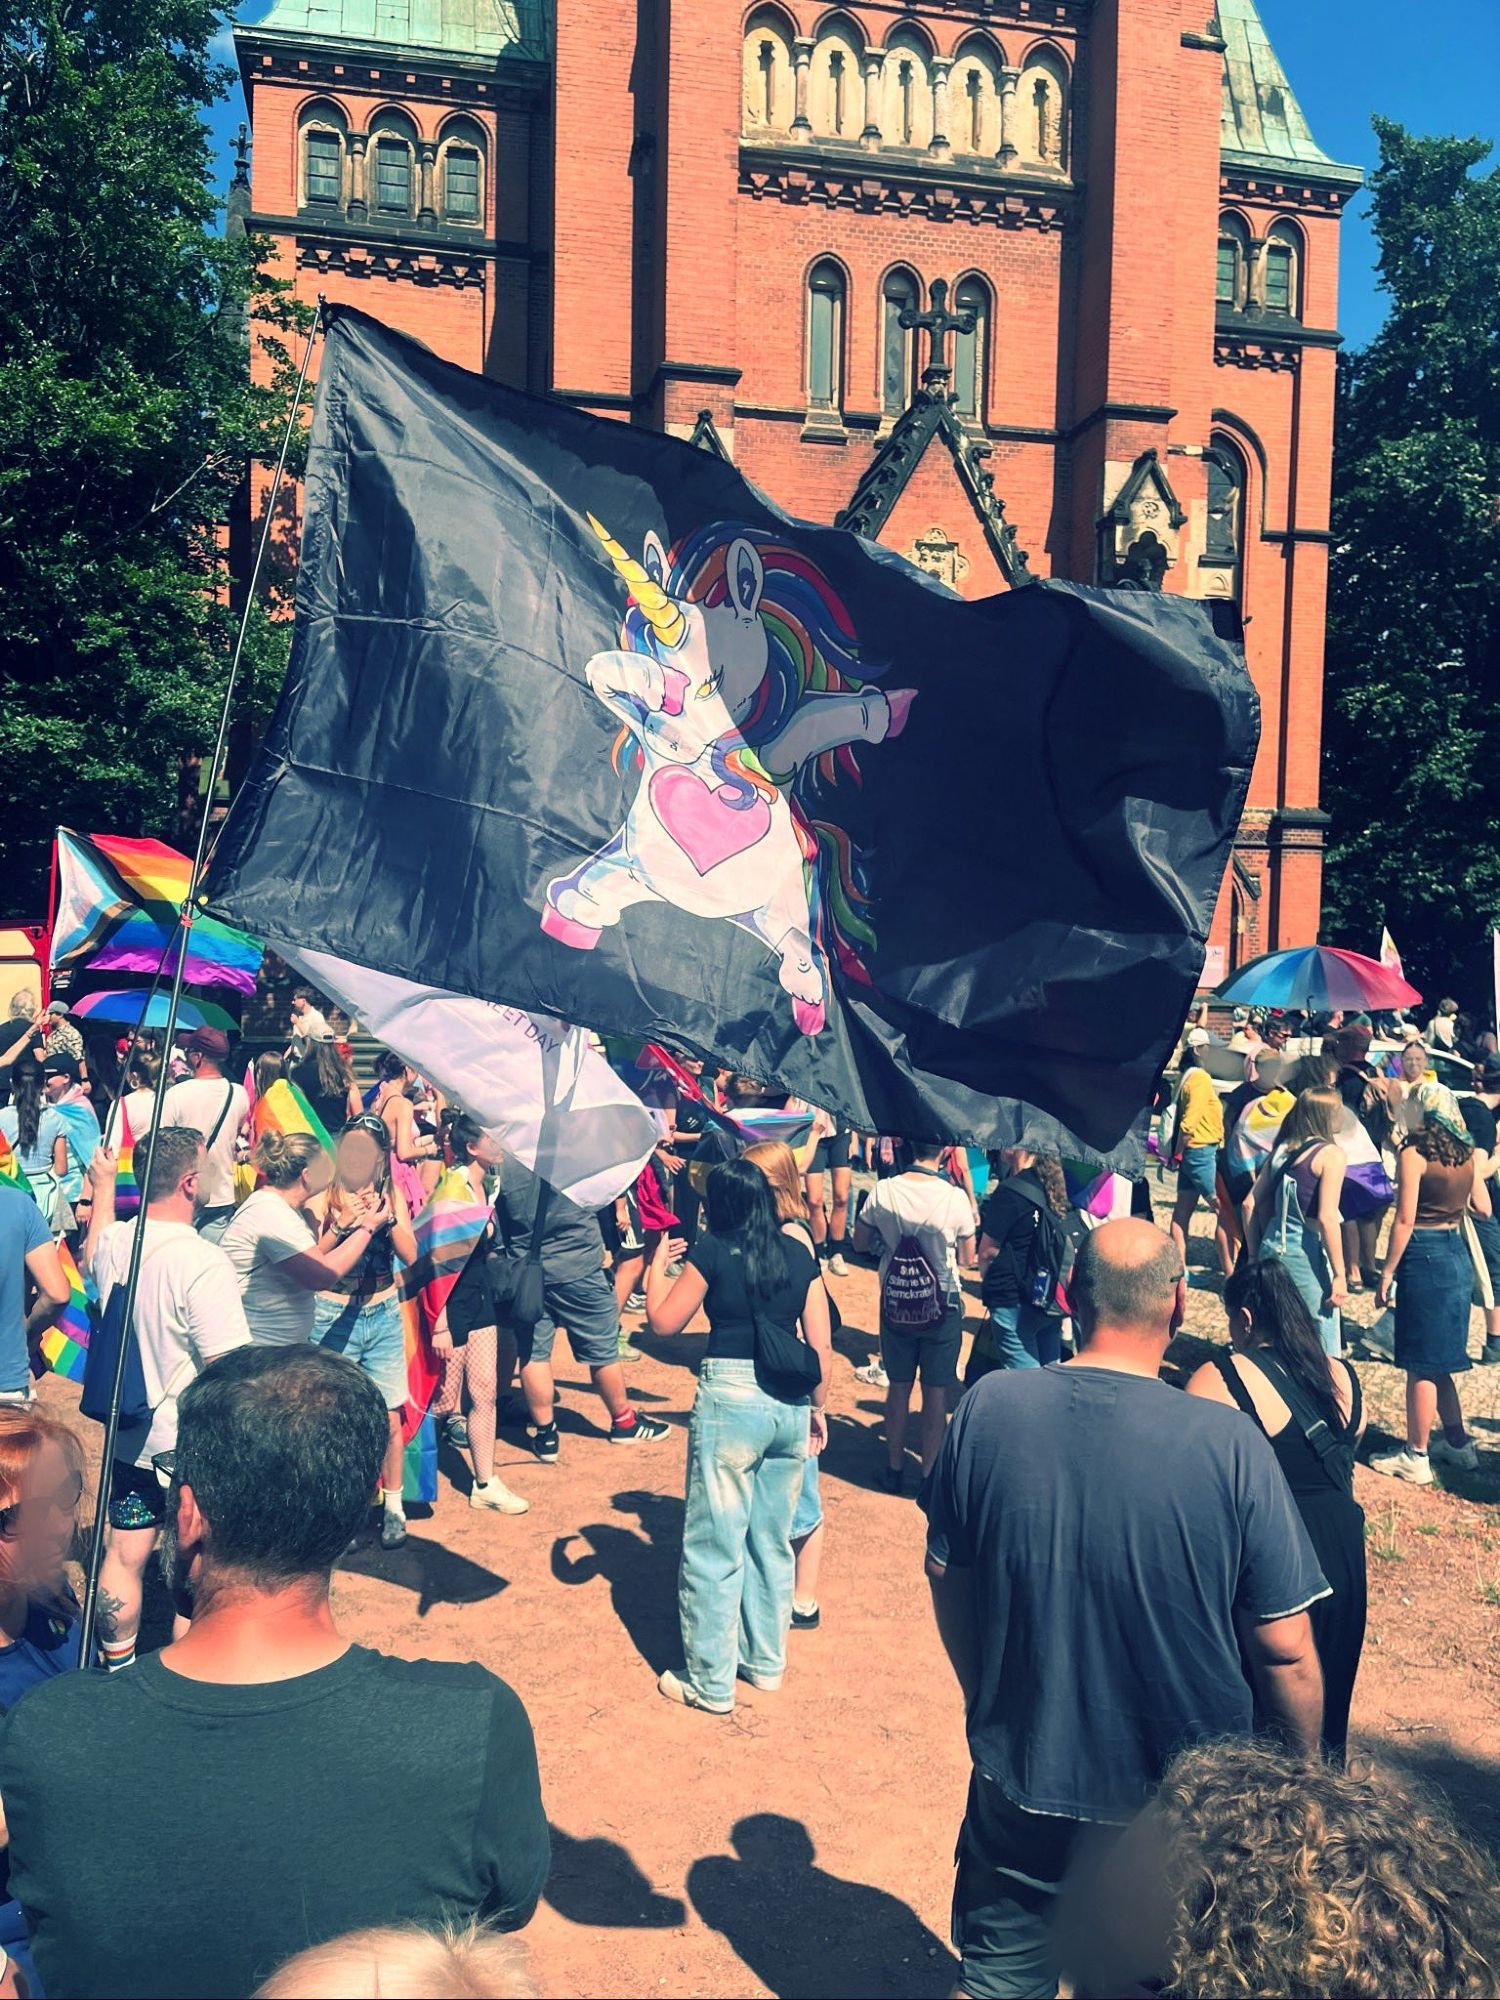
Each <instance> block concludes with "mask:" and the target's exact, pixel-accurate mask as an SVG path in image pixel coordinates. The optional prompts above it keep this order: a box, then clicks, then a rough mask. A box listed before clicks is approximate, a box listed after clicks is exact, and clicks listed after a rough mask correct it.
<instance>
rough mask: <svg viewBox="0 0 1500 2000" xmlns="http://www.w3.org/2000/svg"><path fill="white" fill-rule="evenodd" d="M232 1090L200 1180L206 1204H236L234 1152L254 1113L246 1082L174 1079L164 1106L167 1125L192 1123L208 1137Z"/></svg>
mask: <svg viewBox="0 0 1500 2000" xmlns="http://www.w3.org/2000/svg"><path fill="white" fill-rule="evenodd" d="M226 1092H227V1093H228V1097H229V1109H228V1111H227V1112H225V1115H224V1122H223V1124H222V1125H220V1126H219V1130H218V1133H217V1135H216V1136H215V1138H214V1142H213V1145H212V1146H211V1147H210V1148H209V1152H208V1158H207V1160H206V1161H205V1163H204V1167H203V1177H202V1179H201V1180H200V1181H199V1183H198V1199H199V1200H200V1201H201V1202H202V1204H203V1206H204V1207H205V1208H233V1207H234V1152H235V1144H236V1142H237V1141H238V1139H239V1136H240V1128H241V1126H242V1125H243V1124H244V1122H245V1120H246V1119H247V1118H248V1117H249V1116H250V1100H249V1098H248V1097H247V1096H246V1095H245V1086H244V1085H243V1084H242V1083H230V1082H229V1080H228V1079H227V1078H226V1077H222V1076H204V1077H194V1078H193V1079H192V1081H191V1082H189V1083H174V1084H173V1085H172V1088H171V1089H170V1090H169V1091H168V1092H167V1101H166V1103H165V1104H164V1105H163V1106H162V1111H161V1122H162V1124H163V1125H191V1126H192V1127H193V1128H194V1130H195V1131H199V1132H201V1133H202V1134H203V1136H204V1138H205V1139H206V1138H207V1137H208V1135H209V1133H210V1132H212V1131H213V1129H214V1126H215V1124H217V1123H218V1117H219V1113H220V1112H221V1111H223V1110H224V1101H225V1094H226Z"/></svg>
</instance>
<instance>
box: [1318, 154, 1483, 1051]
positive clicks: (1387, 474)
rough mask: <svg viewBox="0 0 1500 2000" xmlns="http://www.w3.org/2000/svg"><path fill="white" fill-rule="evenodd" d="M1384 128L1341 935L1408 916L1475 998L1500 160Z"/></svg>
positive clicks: (1342, 471) (1345, 558)
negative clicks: (1381, 304) (1382, 311)
mask: <svg viewBox="0 0 1500 2000" xmlns="http://www.w3.org/2000/svg"><path fill="white" fill-rule="evenodd" d="M1375 129H1376V133H1377V136H1378V138H1379V141H1380V164H1379V167H1378V168H1377V169H1376V171H1375V173H1374V175H1373V176H1372V179H1371V193H1372V196H1373V204H1374V207H1373V221H1374V227H1375V232H1376V237H1377V240H1378V242H1379V246H1380V265H1379V269H1380V277H1381V282H1382V285H1383V287H1384V289H1385V290H1386V291H1387V292H1388V293H1389V295H1390V310H1389V316H1388V318H1387V319H1386V322H1385V324H1384V326H1383V327H1382V328H1381V330H1380V332H1379V333H1378V334H1377V335H1376V336H1375V338H1374V339H1373V340H1372V341H1371V342H1370V344H1369V346H1368V347H1366V348H1364V349H1363V350H1362V351H1361V352H1360V353H1358V354H1356V355H1355V356H1353V357H1352V358H1351V359H1350V360H1349V361H1347V362H1346V363H1345V365H1344V368H1343V370H1342V374H1341V383H1340V401H1339V415H1338V430H1337V445H1336V459H1335V475H1334V478H1335V490H1334V517H1333V518H1334V557H1333V570H1332V596H1331V604H1330V615H1329V629H1328V706H1327V724H1326V765H1325V797H1326V800H1327V803H1328V806H1329V809H1330V811H1331V814H1332V820H1333V824H1332V829H1331V846H1330V852H1329V866H1328V883H1327V892H1328V893H1327V904H1328V924H1329V930H1330V934H1331V935H1333V936H1334V937H1335V938H1336V940H1337V941H1338V942H1340V943H1345V944H1348V945H1350V946H1352V947H1354V948H1355V949H1358V950H1363V951H1373V950H1374V948H1375V946H1376V944H1377V943H1378V940H1379V937H1380V929H1381V925H1382V923H1389V925H1390V928H1391V931H1392V934H1393V935H1394V937H1395V938H1396V941H1397V943H1398V944H1399V945H1400V947H1401V950H1402V953H1403V956H1404V958H1405V961H1406V965H1407V970H1408V973H1409V974H1410V975H1411V976H1412V977H1413V978H1414V979H1415V982H1416V984H1417V985H1418V986H1420V987H1421V988H1422V990H1423V991H1424V993H1425V994H1427V995H1428V997H1430V998H1436V997H1438V995H1439V994H1440V993H1442V992H1446V991H1448V990H1449V989H1450V987H1451V988H1453V989H1454V990H1456V991H1459V992H1461V993H1462V994H1464V995H1466V996H1467V997H1468V998H1469V999H1470V1000H1471V1001H1472V1002H1475V1003H1477V1002H1478V1001H1479V999H1480V996H1481V995H1483V996H1487V995H1488V992H1489V933H1490V930H1491V928H1492V927H1493V926H1495V925H1496V924H1500V170H1496V169H1491V170H1490V171H1488V172H1484V173H1477V172H1476V171H1475V169H1476V168H1478V167H1480V166H1481V165H1482V164H1483V162H1484V161H1485V160H1486V159H1487V158H1488V156H1489V153H1490V150H1491V149H1490V147H1489V145H1488V144H1486V143H1485V142H1484V141H1482V140H1479V139H1458V138H1438V139H1422V138H1416V137H1414V136H1413V135H1412V134H1410V133H1409V132H1407V131H1405V130H1403V128H1402V127H1401V126H1399V125H1395V124H1391V123H1388V122H1386V121H1384V120H1377V121H1376V127H1375ZM1484 1011H1486V1012H1487V1011H1488V1007H1487V1005H1486V1006H1485V1008H1484Z"/></svg>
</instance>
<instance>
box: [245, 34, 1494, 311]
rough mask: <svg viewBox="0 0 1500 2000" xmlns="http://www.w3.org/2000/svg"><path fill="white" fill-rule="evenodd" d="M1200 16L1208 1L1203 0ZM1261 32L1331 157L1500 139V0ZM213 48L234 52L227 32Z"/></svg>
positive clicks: (1350, 251) (1356, 206) (1354, 215)
mask: <svg viewBox="0 0 1500 2000" xmlns="http://www.w3.org/2000/svg"><path fill="white" fill-rule="evenodd" d="M270 4H271V0H245V5H244V6H242V7H241V9H240V10H239V18H240V19H241V20H242V21H257V20H259V19H260V18H261V17H262V16H263V15H264V14H265V13H266V12H267V11H268V9H269V7H270ZM1203 11H1204V14H1205V16H1206V15H1207V14H1208V11H1209V0H1204V8H1203ZM1260 12H1261V18H1262V20H1263V21H1264V22H1265V25H1266V32H1267V34H1268V35H1269V36H1270V37H1271V42H1272V45H1273V46H1274V48H1275V49H1276V52H1277V53H1278V55H1279V56H1280V57H1281V60H1282V64H1283V66H1284V67H1285V69H1286V72H1287V75H1288V77H1289V78H1290V80H1291V85H1292V88H1293V90H1294V91H1295V92H1296V93H1297V95H1298V97H1299V98H1300V99H1301V101H1302V108H1303V110H1304V111H1305V112H1306V113H1307V119H1308V123H1309V124H1310V125H1311V127H1312V131H1313V137H1314V138H1315V139H1316V140H1317V142H1318V144H1319V145H1320V146H1321V147H1322V148H1323V150H1324V151H1325V152H1326V153H1331V154H1332V155H1333V157H1334V158H1335V159H1336V160H1347V161H1351V162H1352V163H1354V164H1355V165H1357V166H1363V167H1365V168H1367V169H1368V168H1369V167H1371V166H1373V165H1374V161H1375V138H1374V134H1373V133H1372V132H1371V130H1370V120H1371V118H1372V117H1373V116H1374V115H1375V114H1376V113H1377V112H1380V113H1383V114H1384V115H1385V116H1386V117H1388V118H1395V119H1398V120H1399V121H1400V122H1401V123H1402V124H1404V125H1408V126H1410V127H1411V128H1412V130H1413V131H1416V132H1460V133H1471V132H1477V133H1479V134H1480V135H1481V136H1482V137H1483V138H1487V139H1495V138H1500V117H1497V103H1500V97H1497V92H1496V88H1495V82H1496V78H1497V77H1500V0H1447V5H1445V6H1443V7H1433V8H1428V9H1425V10H1424V11H1423V12H1422V13H1421V15H1420V17H1417V16H1414V15H1413V11H1412V8H1411V5H1410V0H1399V4H1398V0H1260ZM221 52H222V53H223V55H224V56H225V58H226V60H228V59H229V58H230V47H229V37H228V34H227V32H226V33H225V35H224V36H223V37H222V38H221ZM244 115H245V107H244V101H243V99H242V97H241V95H240V91H239V87H238V85H236V87H235V92H234V97H233V100H232V102H230V103H226V104H221V105H218V106H216V108H215V111H214V114H213V118H212V120H211V124H212V128H213V132H214V137H215V140H216V142H217V144H218V147H219V160H220V175H219V182H220V189H221V192H222V190H223V189H224V188H225V187H227V185H228V181H229V171H230V169H229V160H230V153H229V148H230V145H231V143H232V141H233V138H234V134H235V131H236V129H237V127H238V125H239V123H240V120H241V119H242V118H243V117H244ZM1368 209H1369V197H1368V196H1367V195H1364V194H1360V195H1357V196H1356V197H1355V199H1354V200H1353V202H1351V203H1350V205H1349V207H1348V209H1347V210H1346V211H1345V218H1344V229H1343V238H1342V252H1341V262H1342V270H1341V273H1340V287H1339V290H1340V301H1341V310H1340V314H1339V319H1340V324H1341V325H1342V327H1343V330H1344V333H1345V335H1346V336H1347V338H1348V340H1349V343H1350V345H1351V346H1355V347H1358V346H1361V345H1363V343H1364V342H1365V341H1367V340H1368V339H1369V338H1370V335H1371V334H1372V333H1374V332H1375V330H1376V328H1377V327H1378V326H1379V324H1380V321H1381V319H1382V317H1383V315H1384V302H1383V298H1382V295H1381V293H1380V292H1379V291H1378V289H1377V287H1376V280H1375V245H1374V241H1373V238H1372V237H1371V235H1370V229H1369V224H1368V221H1367V219H1366V218H1367V213H1368Z"/></svg>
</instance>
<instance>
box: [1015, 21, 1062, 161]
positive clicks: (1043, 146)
mask: <svg viewBox="0 0 1500 2000" xmlns="http://www.w3.org/2000/svg"><path fill="white" fill-rule="evenodd" d="M1019 96H1020V103H1019V105H1018V106H1017V110H1018V113H1019V117H1018V121H1017V122H1018V123H1019V124H1020V126H1021V135H1020V136H1021V155H1022V158H1023V159H1026V160H1029V161H1032V162H1034V163H1035V164H1036V165H1037V166H1039V167H1050V168H1051V169H1052V170H1053V171H1054V172H1062V171H1064V170H1066V167H1067V163H1068V88H1067V71H1066V69H1065V68H1064V67H1063V63H1062V59H1061V57H1059V56H1057V55H1055V54H1054V53H1053V51H1052V50H1051V49H1038V50H1037V51H1036V53H1035V54H1034V55H1031V56H1028V57H1027V59H1026V62H1025V65H1024V67H1023V69H1022V71H1021V83H1020V91H1019Z"/></svg>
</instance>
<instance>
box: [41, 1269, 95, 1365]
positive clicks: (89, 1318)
mask: <svg viewBox="0 0 1500 2000" xmlns="http://www.w3.org/2000/svg"><path fill="white" fill-rule="evenodd" d="M57 1254H58V1256H59V1257H61V1259H62V1267H63V1275H64V1276H65V1277H66V1278H67V1281H68V1294H69V1296H68V1303H67V1304H66V1305H65V1306H64V1307H63V1309H62V1312H61V1313H60V1314H59V1316H58V1317H57V1319H55V1320H54V1321H53V1323H52V1325H51V1326H49V1327H48V1329H47V1331H46V1332H45V1333H44V1334H43V1335H42V1358H43V1360H44V1361H45V1362H46V1363H47V1366H48V1367H49V1368H50V1369H51V1370H52V1372H53V1374H54V1375H61V1376H62V1377H63V1379H64V1381H67V1382H81V1381H82V1380H83V1369H84V1363H85V1362H86V1361H87V1359H88V1351H89V1335H90V1333H91V1332H92V1331H93V1325H94V1297H93V1294H92V1292H91V1291H90V1290H89V1288H88V1285H87V1283H86V1282H85V1280H84V1276H83V1273H82V1272H81V1271H80V1270H79V1268H78V1265H77V1262H76V1260H75V1259H74V1256H73V1253H72V1251H71V1250H70V1249H69V1248H68V1246H67V1244H66V1242H62V1243H59V1244H58V1246H57Z"/></svg>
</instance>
